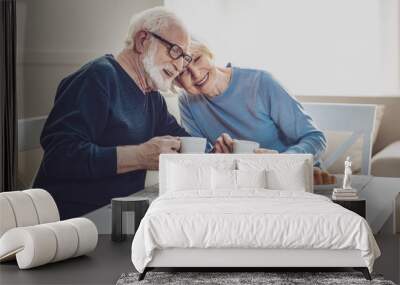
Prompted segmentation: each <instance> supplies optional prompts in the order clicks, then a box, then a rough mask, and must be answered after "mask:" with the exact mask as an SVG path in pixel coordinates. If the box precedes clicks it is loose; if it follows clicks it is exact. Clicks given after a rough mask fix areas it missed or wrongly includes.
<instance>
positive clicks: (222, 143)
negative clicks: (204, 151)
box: [214, 133, 233, 153]
mask: <svg viewBox="0 0 400 285" xmlns="http://www.w3.org/2000/svg"><path fill="white" fill-rule="evenodd" d="M214 149H215V152H216V153H232V152H233V139H232V138H231V137H230V135H228V134H227V133H222V134H221V135H220V136H219V137H218V138H217V140H216V141H215V145H214Z"/></svg>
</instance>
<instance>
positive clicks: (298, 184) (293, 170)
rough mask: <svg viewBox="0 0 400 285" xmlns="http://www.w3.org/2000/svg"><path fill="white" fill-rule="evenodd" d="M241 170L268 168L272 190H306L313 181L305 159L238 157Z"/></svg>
mask: <svg viewBox="0 0 400 285" xmlns="http://www.w3.org/2000/svg"><path fill="white" fill-rule="evenodd" d="M237 165H238V169H239V170H252V171H254V170H258V171H261V170H266V174H267V175H266V176H267V179H266V181H267V188H268V189H271V190H287V191H306V190H307V186H308V184H309V183H311V182H310V181H308V180H309V178H308V175H307V173H308V171H307V164H306V163H305V161H304V160H293V159H278V157H277V159H276V160H273V161H271V160H264V159H257V158H255V159H245V158H243V159H238V161H237Z"/></svg>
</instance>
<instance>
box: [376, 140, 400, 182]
mask: <svg viewBox="0 0 400 285" xmlns="http://www.w3.org/2000/svg"><path fill="white" fill-rule="evenodd" d="M371 174H372V175H374V176H381V177H400V141H396V142H394V143H392V144H390V145H388V146H387V147H385V148H384V149H382V150H381V151H380V152H378V153H377V154H376V155H375V156H374V157H373V159H372V161H371Z"/></svg>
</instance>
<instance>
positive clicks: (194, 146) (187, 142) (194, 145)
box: [179, 137, 207, 153]
mask: <svg viewBox="0 0 400 285" xmlns="http://www.w3.org/2000/svg"><path fill="white" fill-rule="evenodd" d="M180 141H181V150H180V151H179V152H180V153H204V152H205V150H206V144H207V140H206V139H205V138H198V137H180Z"/></svg>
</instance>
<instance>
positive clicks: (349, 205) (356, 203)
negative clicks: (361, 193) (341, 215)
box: [332, 199, 366, 219]
mask: <svg viewBox="0 0 400 285" xmlns="http://www.w3.org/2000/svg"><path fill="white" fill-rule="evenodd" d="M332 201H333V202H334V203H336V204H339V205H340V206H342V207H344V208H346V209H348V210H350V211H353V212H354V213H356V214H359V215H360V216H361V217H363V218H364V219H365V217H366V200H365V199H357V200H332Z"/></svg>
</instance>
